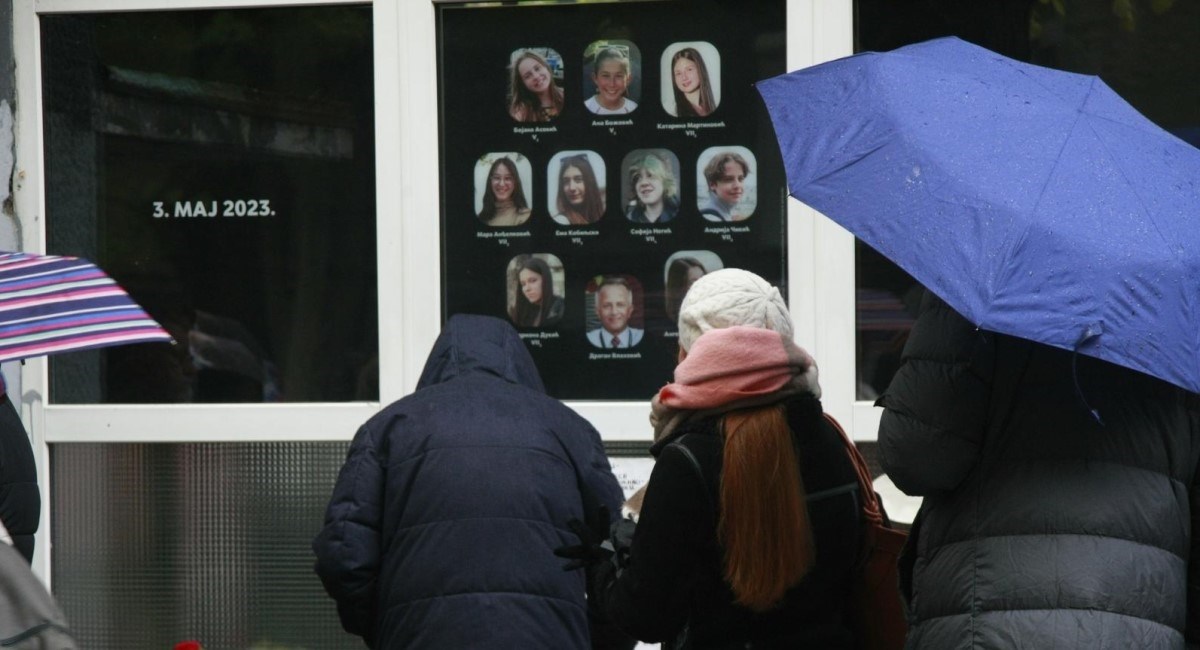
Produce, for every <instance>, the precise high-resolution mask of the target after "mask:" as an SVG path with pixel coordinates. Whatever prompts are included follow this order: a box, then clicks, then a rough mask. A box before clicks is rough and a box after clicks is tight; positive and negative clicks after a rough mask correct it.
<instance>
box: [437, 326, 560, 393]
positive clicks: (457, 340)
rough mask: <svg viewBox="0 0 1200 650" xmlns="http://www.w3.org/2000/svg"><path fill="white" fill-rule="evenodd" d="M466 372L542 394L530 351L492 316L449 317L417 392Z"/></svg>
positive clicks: (539, 378)
mask: <svg viewBox="0 0 1200 650" xmlns="http://www.w3.org/2000/svg"><path fill="white" fill-rule="evenodd" d="M469 372H485V373H488V374H491V375H495V376H496V377H499V378H501V379H504V380H506V381H509V382H512V383H514V384H518V385H520V386H524V387H526V388H531V389H533V390H536V391H538V392H539V393H545V392H546V388H545V386H544V385H543V384H542V378H541V376H540V375H539V374H538V371H537V366H535V365H534V364H533V357H531V356H529V350H527V349H525V344H524V343H522V342H521V337H519V336H517V331H516V330H515V329H513V326H512V325H510V324H508V322H507V321H503V320H500V319H499V318H493V317H491V316H475V315H471V314H456V315H454V316H451V317H450V320H449V321H447V322H446V326H445V327H444V328H442V333H441V335H440V336H438V339H437V341H436V342H435V343H434V344H433V350H432V351H430V353H429V358H428V359H426V361H425V369H424V370H422V371H421V379H420V381H418V382H417V388H418V389H421V388H426V387H429V386H432V385H434V384H440V383H442V382H446V381H450V380H451V379H454V378H455V377H458V376H460V375H464V374H467V373H469Z"/></svg>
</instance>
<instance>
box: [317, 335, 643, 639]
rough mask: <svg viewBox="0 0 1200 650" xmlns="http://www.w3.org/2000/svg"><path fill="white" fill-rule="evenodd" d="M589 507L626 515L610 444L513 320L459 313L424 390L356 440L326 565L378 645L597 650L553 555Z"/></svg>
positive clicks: (577, 595) (577, 581) (572, 580)
mask: <svg viewBox="0 0 1200 650" xmlns="http://www.w3.org/2000/svg"><path fill="white" fill-rule="evenodd" d="M584 493H590V494H591V495H592V496H591V497H585V496H583V495H584ZM589 499H590V500H589ZM585 500H588V506H589V507H594V504H595V503H596V501H599V503H602V504H604V505H606V506H608V508H609V511H610V512H611V513H619V512H620V503H621V490H620V487H619V486H618V484H617V481H616V479H615V478H614V477H613V474H612V471H611V469H610V467H609V464H608V459H607V457H606V456H605V454H604V448H603V445H602V444H601V441H600V436H599V435H598V434H597V433H596V431H595V429H593V428H592V427H591V425H589V424H588V423H587V422H586V421H585V420H583V419H582V418H581V417H579V416H578V415H576V414H575V413H574V412H573V411H571V410H570V409H568V408H566V407H565V406H563V405H562V404H561V403H560V402H558V401H557V400H555V399H552V398H550V397H548V396H547V395H546V394H545V391H544V389H543V387H542V382H541V379H540V378H539V376H538V374H537V369H536V368H535V367H534V365H533V360H532V358H531V357H530V356H529V353H528V351H527V350H526V349H525V346H524V344H523V343H522V342H521V340H520V339H519V338H518V336H517V334H516V331H515V330H513V328H512V327H511V326H510V325H508V323H506V322H504V321H501V320H498V319H495V318H488V317H483V316H454V317H453V318H451V319H450V321H449V322H448V323H447V324H446V327H445V329H444V331H443V332H442V335H441V336H440V337H439V338H438V340H437V343H436V344H435V345H434V348H433V351H432V353H431V354H430V356H429V360H428V361H427V362H426V365H425V370H424V372H423V374H422V376H421V379H420V382H419V384H418V388H417V391H416V392H414V393H413V394H412V395H409V396H408V397H405V398H403V399H401V400H399V401H397V402H395V403H394V404H392V405H391V406H389V407H388V408H386V409H384V410H383V411H382V412H380V413H379V414H378V415H376V416H375V417H373V418H371V419H370V420H369V421H368V422H367V423H366V424H364V425H363V426H362V428H361V429H360V430H359V431H358V433H357V435H356V436H355V438H354V442H353V443H352V444H351V446H350V451H349V454H348V456H347V459H346V464H345V466H344V467H343V468H342V471H341V474H340V476H339V477H338V480H337V484H336V486H335V487H334V491H333V497H332V499H331V501H330V503H329V508H328V510H327V512H326V517H325V527H324V529H323V530H322V531H321V532H320V534H319V535H318V536H317V538H316V539H315V540H314V542H313V550H314V551H315V552H316V555H317V565H316V570H317V573H318V574H319V575H320V577H321V580H322V582H323V583H324V585H325V588H326V590H327V591H328V592H329V594H330V595H331V596H333V598H334V599H335V600H336V601H337V604H338V613H339V615H340V617H341V620H342V625H343V626H344V627H345V628H346V630H347V631H349V632H351V633H353V634H357V635H360V636H362V637H363V638H364V639H366V641H367V644H368V645H369V646H371V647H373V648H406V649H419V648H437V649H443V648H456V649H468V648H547V649H549V648H554V649H556V650H557V649H563V648H567V649H569V648H588V647H590V640H589V625H588V624H589V617H588V612H587V607H586V602H585V598H584V594H585V585H584V574H583V572H582V571H571V572H568V571H563V569H562V566H563V561H562V560H560V559H559V558H557V557H555V556H554V555H553V551H554V549H555V548H557V547H560V546H563V545H566V544H574V543H577V539H576V537H575V535H574V534H573V533H571V532H570V530H569V529H568V527H567V522H568V521H569V520H571V519H583V518H584V508H585Z"/></svg>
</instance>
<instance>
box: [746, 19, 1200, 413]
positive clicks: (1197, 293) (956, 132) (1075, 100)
mask: <svg viewBox="0 0 1200 650" xmlns="http://www.w3.org/2000/svg"><path fill="white" fill-rule="evenodd" d="M758 89H759V91H760V92H761V93H762V96H763V98H764V99H765V101H766V105H767V109H768V111H769V113H770V115H771V120H772V122H773V123H774V126H775V133H776V136H777V137H778V139H779V144H780V147H781V148H782V152H783V160H784V165H785V167H786V169H787V178H788V188H789V191H790V193H791V194H792V196H794V197H796V198H797V199H800V200H801V201H803V202H805V203H807V204H808V205H810V206H812V207H813V208H814V209H816V210H818V211H819V212H821V213H823V214H825V215H827V216H828V217H829V218H831V219H833V220H834V221H836V222H837V223H839V224H841V225H842V226H844V227H845V228H847V229H848V230H850V231H851V232H852V233H854V234H855V235H856V236H857V237H859V238H860V239H862V240H863V241H865V242H866V243H867V244H869V245H871V246H872V247H874V248H875V249H877V250H878V251H879V252H880V253H882V254H883V255H885V256H887V257H888V258H890V259H891V260H893V261H894V262H896V264H898V265H899V266H900V267H901V268H903V269H904V270H905V271H907V272H908V273H909V274H911V275H912V276H913V277H915V278H916V279H917V280H918V281H920V282H921V283H922V284H924V285H925V286H926V287H928V288H929V289H931V290H932V291H934V292H935V293H936V294H938V295H939V296H940V297H941V298H943V299H944V300H946V302H947V303H949V304H950V305H951V306H953V307H954V308H955V309H956V310H958V311H959V312H960V313H962V314H963V315H964V316H966V317H967V318H968V319H970V320H971V321H973V322H974V323H975V324H976V325H978V326H979V327H981V328H983V329H988V330H992V331H997V332H1002V333H1006V334H1011V335H1015V336H1020V337H1023V338H1028V339H1032V340H1034V341H1038V342H1040V343H1045V344H1048V345H1052V346H1055V347H1059V348H1065V349H1077V350H1079V351H1080V352H1081V353H1083V354H1088V355H1091V356H1095V357H1098V358H1101V359H1105V360H1108V361H1112V362H1114V363H1117V364H1120V365H1122V366H1125V367H1129V368H1133V369H1135V370H1139V371H1141V372H1144V373H1147V374H1150V375H1153V376H1156V377H1160V378H1162V379H1165V380H1167V381H1169V382H1171V383H1174V384H1176V385H1179V386H1182V387H1184V388H1187V389H1190V390H1192V391H1198V392H1200V313H1198V311H1197V310H1198V309H1200V187H1198V186H1197V183H1198V182H1200V151H1198V150H1196V149H1195V148H1194V147H1192V146H1191V145H1188V144H1186V143H1184V142H1183V141H1181V140H1179V139H1177V138H1175V137H1174V136H1172V135H1170V134H1169V133H1167V132H1165V131H1163V130H1162V129H1160V128H1159V127H1157V126H1155V125H1154V124H1153V123H1151V122H1150V121H1149V120H1147V119H1146V118H1145V117H1144V116H1142V115H1141V114H1139V113H1138V112H1137V111H1136V110H1134V109H1133V108H1132V107H1130V106H1129V104H1127V103H1126V102H1125V101H1124V100H1123V99H1121V98H1120V97H1119V96H1118V95H1117V94H1116V93H1114V92H1113V91H1112V89H1110V88H1109V87H1108V86H1106V85H1105V84H1104V82H1103V81H1101V80H1100V79H1099V78H1097V77H1094V76H1086V75H1079V74H1073V73H1068V72H1061V71H1056V70H1050V69H1047V68H1042V67H1038V66H1034V65H1030V64H1026V63H1021V62H1018V61H1014V60H1012V59H1008V58H1006V57H1003V56H1001V55H999V54H996V53H995V52H991V51H989V50H986V49H983V48H980V47H977V46H975V45H971V44H969V43H966V42H963V41H960V40H958V39H955V38H944V39H937V40H934V41H928V42H925V43H919V44H917V45H911V46H908V47H903V48H900V49H897V50H894V51H891V52H887V53H864V54H859V55H855V56H851V57H847V58H844V59H839V60H837V61H832V62H829V63H825V64H821V65H817V66H813V67H811V68H806V69H803V70H799V71H797V72H793V73H790V74H786V75H783V76H780V77H775V78H773V79H769V80H767V81H764V82H761V83H760V84H758Z"/></svg>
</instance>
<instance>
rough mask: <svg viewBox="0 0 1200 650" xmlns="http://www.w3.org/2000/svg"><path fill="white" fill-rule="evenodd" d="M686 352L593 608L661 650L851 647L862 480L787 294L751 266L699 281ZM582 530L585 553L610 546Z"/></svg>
mask: <svg viewBox="0 0 1200 650" xmlns="http://www.w3.org/2000/svg"><path fill="white" fill-rule="evenodd" d="M679 344H680V353H679V356H680V363H679V365H678V367H677V368H676V369H675V381H674V382H672V383H670V384H667V385H666V386H665V387H664V388H663V389H662V390H661V391H659V393H658V394H657V395H656V396H655V398H654V399H653V400H652V415H651V421H652V423H653V424H654V430H655V442H654V444H653V446H652V447H651V453H652V454H654V455H655V456H656V457H657V462H656V463H655V466H654V470H653V472H652V473H651V475H650V481H649V483H648V484H647V485H646V487H645V488H644V496H643V494H641V493H639V495H637V497H641V498H640V499H639V498H635V499H631V503H630V504H627V505H629V506H630V507H631V508H632V509H635V510H637V511H638V512H639V513H640V516H639V518H638V520H637V524H636V527H634V528H633V531H632V542H630V543H628V545H627V547H625V548H623V546H625V544H623V543H622V541H621V540H622V539H624V540H628V538H629V527H630V526H631V524H629V523H625V524H617V525H616V526H615V527H614V531H613V532H614V540H615V542H616V553H615V554H613V555H612V556H611V557H608V558H605V559H602V560H600V561H594V562H593V563H592V564H591V566H590V575H589V589H590V592H589V600H590V602H591V604H592V605H593V606H596V607H599V608H600V609H601V611H602V612H603V613H604V614H605V615H606V616H607V617H608V618H609V619H610V620H611V621H612V622H613V623H614V624H615V625H616V626H618V627H619V628H621V629H622V630H623V631H625V632H626V633H628V634H630V635H632V636H634V637H636V638H638V639H641V640H643V641H650V642H663V646H662V647H663V648H664V650H668V649H670V650H675V649H679V648H785V647H786V648H822V649H826V650H828V649H836V648H851V647H853V645H854V641H855V639H854V633H853V631H852V630H851V629H850V624H849V622H848V618H847V607H848V603H849V593H850V585H851V580H850V577H851V572H852V570H853V566H854V564H855V561H856V558H857V557H858V556H859V553H858V548H859V540H860V536H861V528H860V523H859V522H860V510H861V508H860V504H859V500H858V498H857V487H858V482H857V479H856V473H855V469H854V466H853V465H852V464H851V462H850V459H849V456H848V455H847V453H846V449H845V447H844V444H843V442H842V439H841V436H840V434H839V433H838V432H837V430H836V429H834V428H833V427H832V425H830V424H829V422H828V421H827V420H826V419H825V417H824V415H823V414H822V411H821V402H820V387H819V386H818V384H817V368H816V364H815V363H814V362H813V360H812V358H811V357H810V356H809V355H808V354H807V353H806V352H804V350H802V349H801V348H799V347H797V346H796V344H795V343H793V342H792V323H791V319H790V317H789V315H788V311H787V306H786V304H784V302H783V298H782V297H781V296H780V295H779V291H778V290H777V289H776V288H775V287H772V286H771V285H770V284H768V283H767V282H766V281H765V280H763V279H762V278H760V277H758V276H757V275H754V274H752V273H749V272H747V271H743V270H740V269H724V270H720V271H715V272H713V273H710V274H708V275H706V276H704V277H702V278H700V279H699V280H697V281H696V283H695V284H694V285H692V288H691V289H690V290H689V291H688V294H687V296H686V297H685V298H684V301H683V304H682V306H681V307H680V314H679ZM639 501H640V502H639ZM574 528H575V529H576V531H577V533H578V534H579V535H580V537H581V538H585V539H584V543H585V546H584V547H586V546H587V543H588V541H589V539H587V538H589V537H590V538H591V541H596V538H598V537H602V536H603V537H607V534H604V535H600V534H599V533H601V532H602V530H603V527H602V526H597V527H596V528H600V529H601V530H592V529H590V528H586V527H584V526H582V525H577V526H575V527H574ZM584 547H578V548H584ZM560 554H562V555H564V556H571V557H580V554H578V553H577V554H571V553H569V552H567V549H560ZM590 557H591V558H592V559H593V560H597V559H599V558H601V557H603V554H602V553H600V554H597V553H593V554H592V555H591V556H590Z"/></svg>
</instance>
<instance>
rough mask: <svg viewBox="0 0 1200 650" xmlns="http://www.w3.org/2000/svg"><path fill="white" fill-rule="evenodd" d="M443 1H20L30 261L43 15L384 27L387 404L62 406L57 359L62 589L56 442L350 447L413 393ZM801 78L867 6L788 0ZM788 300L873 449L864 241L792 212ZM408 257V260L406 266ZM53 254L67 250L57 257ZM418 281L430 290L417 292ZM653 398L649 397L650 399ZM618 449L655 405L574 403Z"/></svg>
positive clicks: (382, 233) (379, 30) (378, 61)
mask: <svg viewBox="0 0 1200 650" xmlns="http://www.w3.org/2000/svg"><path fill="white" fill-rule="evenodd" d="M438 1H440V0H375V2H373V3H372V2H369V1H368V2H363V0H14V2H13V50H14V57H15V60H16V62H17V65H16V95H17V97H16V118H15V124H16V140H15V148H16V156H15V160H16V165H15V169H14V178H13V202H14V207H15V210H16V214H17V218H18V219H19V221H20V223H21V224H22V228H21V233H22V241H21V242H20V246H21V249H22V250H25V251H29V252H35V253H41V252H47V251H46V235H45V227H44V223H45V222H44V219H43V215H44V214H45V188H44V174H43V164H44V159H43V151H42V144H43V141H44V138H43V125H42V88H41V60H40V46H41V41H40V30H39V20H38V17H39V16H41V15H46V14H58V13H99V12H106V11H172V10H185V9H219V8H260V7H287V6H312V5H337V4H371V5H372V7H373V25H374V27H373V29H374V75H375V141H376V154H375V155H376V160H375V169H376V179H377V180H376V206H377V207H376V215H377V216H376V235H377V252H378V254H377V259H378V313H379V328H378V329H379V332H380V339H379V360H380V363H379V391H380V394H379V398H380V401H379V402H347V403H287V404H229V405H216V404H205V405H197V404H179V405H107V404H99V405H57V404H48V403H47V402H46V396H47V394H48V388H49V385H48V384H49V381H48V373H47V361H46V359H45V358H36V359H30V360H28V361H27V362H26V363H25V364H23V365H22V366H21V368H20V377H19V380H18V381H17V382H16V383H17V386H15V387H14V388H15V391H13V394H14V395H16V394H17V393H19V398H18V399H15V400H14V401H15V402H16V403H17V406H18V407H19V410H20V413H21V418H22V421H23V422H24V423H25V425H26V427H27V429H28V430H29V432H30V435H31V439H32V442H33V445H34V450H35V457H36V461H37V466H38V476H39V483H40V485H41V490H42V498H43V504H44V506H43V508H42V520H41V525H40V529H39V532H38V544H37V551H36V554H35V557H34V567H35V570H36V571H37V572H38V574H39V575H41V576H42V577H43V579H45V580H47V581H49V579H50V568H51V567H50V559H49V543H48V540H49V539H50V532H51V531H50V512H49V511H50V504H51V503H52V500H51V494H50V481H49V445H50V444H56V443H73V442H87V443H122V442H282V441H341V440H348V439H350V438H351V437H352V436H353V434H354V432H355V430H356V429H357V427H358V425H359V424H361V423H362V422H363V421H364V420H366V419H367V418H369V417H370V416H371V415H373V414H374V413H376V412H377V411H378V410H379V408H380V406H381V404H388V403H390V402H392V401H394V400H396V399H399V398H400V397H402V396H403V395H405V394H407V393H409V392H411V391H412V390H413V389H414V388H415V386H416V384H417V380H418V378H419V377H420V373H421V369H422V367H423V365H424V362H425V358H426V356H427V354H428V351H429V349H430V347H431V346H432V344H433V341H434V340H435V339H436V338H437V335H438V332H439V331H440V328H441V316H440V314H441V295H442V290H441V280H440V269H441V259H440V247H439V246H437V245H433V244H432V243H433V242H437V241H438V240H439V238H440V218H439V215H440V214H441V210H440V202H439V193H438V192H431V191H429V188H431V187H439V186H440V181H439V177H438V169H439V168H440V166H439V164H438V160H437V157H438V146H439V142H438V131H437V129H433V128H430V125H433V124H437V123H438V121H437V116H438V111H437V97H438V91H437V57H436V52H437V48H436V19H435V17H436V7H435V4H436V2H438ZM785 1H786V5H787V28H788V45H787V55H786V56H787V68H788V69H789V70H794V69H797V68H801V67H805V66H808V65H812V64H815V63H819V62H821V61H826V60H830V59H834V58H838V57H841V56H845V55H848V54H850V53H851V52H852V48H853V2H852V0H785ZM786 218H787V219H788V229H787V231H788V238H787V247H788V260H789V261H788V286H789V288H790V291H789V294H790V295H789V296H788V302H789V304H790V305H791V309H792V312H793V317H794V318H795V320H796V323H797V332H798V334H797V339H798V341H799V343H800V344H801V345H803V346H805V347H806V348H808V349H809V350H810V351H811V352H812V353H813V355H814V356H815V357H816V358H817V359H818V360H819V362H820V363H821V383H822V387H823V389H824V393H825V397H824V400H823V402H824V404H825V408H826V410H827V411H829V412H830V413H831V414H832V415H834V416H835V417H836V418H838V420H839V421H841V422H842V423H843V424H845V425H846V426H847V428H848V429H849V431H850V432H851V433H852V435H853V436H854V437H855V439H858V440H873V439H874V437H875V428H876V426H877V425H878V414H877V412H876V409H874V408H873V407H872V406H871V405H870V403H868V402H856V401H855V394H856V393H855V375H856V373H855V356H854V349H855V320H854V319H855V314H854V295H855V291H854V240H853V238H852V237H851V236H850V235H849V234H848V233H847V232H846V231H845V230H843V229H842V228H841V227H839V226H837V225H836V224H834V223H833V222H831V221H829V220H828V219H826V218H824V217H823V216H821V215H819V214H817V213H816V212H814V211H813V210H812V209H811V208H808V207H807V206H805V205H803V204H801V203H799V202H797V201H794V200H792V201H788V214H787V217H786ZM397 251H399V254H396V253H397ZM49 252H53V251H49ZM405 278H413V279H414V281H411V282H405ZM647 397H649V396H647ZM567 405H568V406H570V407H571V408H573V409H574V410H576V411H577V412H579V413H580V414H582V415H583V416H584V417H586V418H588V419H589V420H590V421H592V422H593V423H594V424H595V426H596V428H597V429H598V430H599V431H600V432H601V434H602V436H603V437H604V439H605V440H606V441H630V440H632V441H640V440H649V439H650V435H651V432H650V429H649V425H648V416H649V406H648V400H647V401H637V402H601V401H595V402H592V401H570V402H567Z"/></svg>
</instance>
